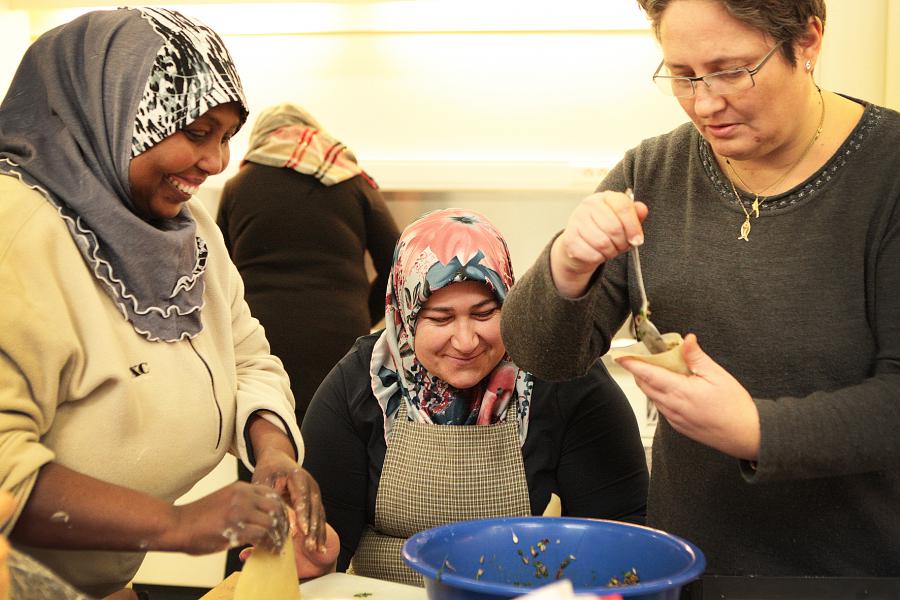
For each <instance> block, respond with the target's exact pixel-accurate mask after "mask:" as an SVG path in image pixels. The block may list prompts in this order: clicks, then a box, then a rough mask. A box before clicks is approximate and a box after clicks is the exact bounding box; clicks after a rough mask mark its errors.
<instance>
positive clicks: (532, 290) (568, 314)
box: [501, 156, 630, 381]
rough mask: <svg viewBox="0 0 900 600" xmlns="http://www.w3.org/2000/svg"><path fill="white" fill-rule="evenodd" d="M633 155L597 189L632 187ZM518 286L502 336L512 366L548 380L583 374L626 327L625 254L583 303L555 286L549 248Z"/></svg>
mask: <svg viewBox="0 0 900 600" xmlns="http://www.w3.org/2000/svg"><path fill="white" fill-rule="evenodd" d="M629 164H630V156H629V157H626V159H624V160H623V161H622V162H620V163H619V164H618V165H616V167H615V168H614V169H613V170H612V171H610V173H609V175H607V177H606V178H605V179H604V180H603V182H602V183H601V184H600V186H599V187H598V188H597V189H598V191H601V190H607V189H611V190H621V189H625V188H626V187H628V185H627V184H626V183H625V182H626V181H627V179H626V177H625V173H626V172H627V170H628V169H629V168H630V167H629ZM556 237H558V234H557V236H554V238H553V239H552V240H550V243H549V244H547V246H546V247H545V248H544V250H543V252H541V254H540V256H538V258H537V260H536V261H535V263H534V265H532V266H531V268H530V269H528V271H527V272H526V273H525V274H524V275H523V276H522V277H521V278H520V279H519V280H518V281H517V282H516V283H515V285H513V287H512V289H511V290H510V293H509V295H508V296H507V299H506V302H505V303H504V305H503V317H502V320H501V331H502V335H503V341H504V343H505V344H506V349H507V350H508V351H509V354H510V356H511V357H512V359H513V361H515V363H516V364H517V365H519V366H521V367H522V368H524V369H526V370H527V371H530V372H532V373H534V374H535V375H537V376H538V377H541V378H542V379H546V380H548V381H562V380H567V379H572V378H574V377H578V376H581V375H584V374H585V373H586V372H587V371H588V369H590V368H591V365H592V364H593V363H594V361H595V360H596V359H597V358H598V357H600V356H602V355H603V354H605V353H606V351H607V350H608V349H609V344H610V340H612V337H613V336H614V335H615V333H616V332H617V331H618V330H619V328H620V327H621V326H622V323H624V322H625V319H626V318H627V315H628V307H627V297H628V291H627V267H626V264H625V261H624V255H623V256H620V257H618V258H616V259H615V260H613V261H610V262H609V263H606V264H603V265H601V266H600V267H599V268H598V269H597V270H596V272H595V273H594V277H593V278H592V279H591V281H590V283H589V286H588V289H587V291H586V292H585V294H584V295H583V296H581V297H580V298H567V297H565V296H563V295H561V294H560V293H559V291H558V290H557V289H556V285H555V284H554V283H553V275H552V273H551V269H550V248H551V246H552V245H553V241H554V240H555V239H556Z"/></svg>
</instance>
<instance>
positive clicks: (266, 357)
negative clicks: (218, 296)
mask: <svg viewBox="0 0 900 600" xmlns="http://www.w3.org/2000/svg"><path fill="white" fill-rule="evenodd" d="M228 270H229V271H228V272H229V277H230V278H231V282H232V283H231V285H230V286H229V287H230V289H231V291H232V296H231V297H232V304H231V309H232V317H231V329H232V335H233V338H234V361H235V365H234V366H235V369H236V372H237V392H236V396H235V405H236V406H237V414H236V419H235V427H236V432H235V433H236V435H235V443H236V448H233V450H234V451H236V454H237V456H238V457H239V458H240V459H241V460H242V461H243V462H244V464H245V465H246V466H247V468H248V469H250V470H251V471H252V470H253V466H254V464H255V462H256V460H255V457H254V454H253V446H252V444H251V443H250V440H249V431H248V427H247V425H248V424H249V420H250V417H252V416H253V414H254V413H256V412H260V414H261V416H262V417H263V418H265V419H266V420H268V421H269V422H271V423H273V424H274V425H276V426H277V427H279V428H280V429H281V430H282V431H284V432H285V433H286V434H287V436H288V438H290V440H291V443H292V444H293V445H294V448H295V450H296V452H297V464H301V465H302V464H303V458H304V457H303V455H304V450H303V438H302V437H301V436H300V428H299V426H298V425H297V417H296V415H295V414H294V395H293V393H292V392H291V387H290V382H289V380H288V375H287V373H286V372H285V370H284V367H283V366H282V363H281V360H280V359H279V358H278V357H276V356H274V355H273V354H272V353H271V350H270V348H269V342H268V340H267V339H266V335H265V331H264V330H263V328H262V325H260V324H259V321H258V320H256V318H255V317H253V316H252V315H251V314H250V307H249V306H248V305H247V302H246V300H244V284H243V281H242V280H241V277H240V275H239V274H238V271H237V268H236V267H235V266H234V264H233V263H231V262H230V261H229V264H228Z"/></svg>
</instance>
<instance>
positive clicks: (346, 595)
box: [300, 573, 428, 600]
mask: <svg viewBox="0 0 900 600" xmlns="http://www.w3.org/2000/svg"><path fill="white" fill-rule="evenodd" d="M300 592H301V594H300V597H301V598H302V599H303V600H426V599H427V598H428V596H427V594H426V593H425V588H420V587H415V586H411V585H403V584H402V583H393V582H391V581H383V580H381V579H372V578H371V577H360V576H359V575H350V574H349V573H329V574H328V575H323V576H322V577H317V578H316V579H312V580H310V581H307V582H306V583H302V584H300ZM356 594H360V595H356ZM361 594H371V595H370V596H362V595H361Z"/></svg>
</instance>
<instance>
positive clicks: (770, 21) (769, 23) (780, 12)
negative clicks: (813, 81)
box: [637, 0, 825, 65]
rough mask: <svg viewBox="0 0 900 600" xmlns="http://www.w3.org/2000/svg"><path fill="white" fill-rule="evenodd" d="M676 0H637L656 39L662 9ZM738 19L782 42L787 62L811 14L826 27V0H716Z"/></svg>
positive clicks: (792, 59)
mask: <svg viewBox="0 0 900 600" xmlns="http://www.w3.org/2000/svg"><path fill="white" fill-rule="evenodd" d="M677 1H678V0H637V3H638V4H639V5H640V7H641V9H643V11H644V12H645V13H646V14H647V18H649V19H650V22H651V23H652V25H653V33H654V34H655V35H656V39H659V22H660V20H662V15H663V12H665V10H666V9H667V8H668V7H669V5H670V4H672V3H673V2H677ZM716 1H717V2H719V3H721V4H722V5H723V6H724V7H725V8H726V9H727V10H728V12H729V13H730V14H731V16H733V17H734V18H735V19H737V20H738V21H740V22H742V23H744V24H746V25H749V26H750V27H753V28H754V29H758V30H759V31H762V32H763V33H765V34H766V35H767V36H769V37H771V38H772V39H774V40H775V41H776V42H782V44H781V53H782V54H783V55H784V57H785V58H786V59H787V61H788V62H789V63H790V64H792V65H793V64H794V63H795V62H796V60H797V56H796V54H795V52H794V44H795V43H796V42H797V41H798V40H799V39H800V38H801V37H802V36H803V34H804V33H806V26H807V23H808V22H809V18H810V17H818V18H819V20H821V21H822V27H823V28H824V27H825V0H716Z"/></svg>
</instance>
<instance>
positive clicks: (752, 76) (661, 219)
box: [503, 0, 900, 577]
mask: <svg viewBox="0 0 900 600" xmlns="http://www.w3.org/2000/svg"><path fill="white" fill-rule="evenodd" d="M639 4H640V5H641V7H642V8H643V10H644V11H645V12H646V13H647V15H648V16H649V18H650V20H651V21H652V25H653V30H654V32H655V34H656V37H657V39H658V41H659V43H660V45H661V48H662V55H663V59H662V63H661V64H660V66H659V68H658V69H657V71H656V74H655V75H654V80H655V82H656V83H657V84H658V86H659V87H660V88H661V89H662V90H663V91H664V92H666V93H667V94H670V95H672V96H674V97H675V99H676V101H677V102H678V103H679V104H681V106H682V108H683V109H684V111H685V113H687V116H688V117H689V118H690V120H691V123H686V124H684V125H682V126H680V127H678V128H676V129H675V130H673V131H671V132H669V133H667V134H664V135H661V136H659V137H656V138H653V139H649V140H645V141H644V142H643V143H641V144H640V145H639V146H637V147H636V148H634V149H632V150H630V151H629V152H627V153H626V155H625V157H624V159H623V160H622V161H621V162H620V163H619V164H618V165H617V166H616V167H615V168H614V169H613V170H612V171H611V172H610V174H609V175H608V176H607V177H606V179H605V180H604V181H603V182H602V183H601V185H600V186H599V188H598V191H597V192H596V193H595V194H592V195H591V196H589V197H587V198H585V199H584V201H583V202H582V203H581V204H580V205H579V206H578V207H577V208H576V209H575V211H574V212H573V213H572V215H571V218H570V219H569V222H568V224H567V225H566V228H565V230H564V231H563V232H562V233H561V234H560V235H559V236H558V237H556V238H555V239H554V240H553V241H552V242H551V244H550V245H549V246H548V247H547V248H546V250H545V252H544V253H543V254H542V256H541V257H540V258H539V259H538V261H537V263H536V264H535V266H534V267H533V268H532V269H531V270H530V271H529V272H528V273H526V274H525V276H524V277H523V278H522V279H521V281H520V282H519V283H518V284H517V285H516V287H515V288H514V289H513V290H512V292H511V294H510V296H509V299H508V301H507V303H506V306H505V307H504V313H503V334H504V340H505V342H506V346H507V348H508V350H509V353H510V355H511V356H512V358H513V360H515V361H516V363H517V364H519V365H520V366H521V367H522V368H524V369H527V370H529V371H532V372H534V373H535V374H537V375H538V376H541V377H545V378H549V379H562V378H568V377H575V376H577V375H580V374H581V373H583V372H584V371H585V370H587V369H588V368H589V367H590V365H591V364H592V362H593V361H594V360H595V359H596V358H597V356H599V355H601V354H603V353H604V352H606V351H607V349H608V348H609V346H610V339H611V338H612V336H613V335H614V334H615V333H616V332H617V331H618V330H619V328H620V327H621V326H622V325H623V323H624V322H625V321H626V319H627V318H628V316H629V314H632V313H635V312H636V311H637V310H638V309H639V307H640V296H639V293H638V285H637V282H636V280H635V273H634V270H633V267H632V266H631V264H630V262H629V257H628V252H629V250H630V248H631V247H632V246H640V247H641V251H640V252H641V258H642V261H643V269H642V270H643V273H644V279H645V283H646V291H647V295H648V297H649V300H650V306H651V308H652V311H653V312H652V321H653V322H654V323H655V324H656V326H657V328H658V329H660V330H661V331H672V332H680V333H682V334H687V335H686V337H685V340H684V344H683V346H682V348H681V350H682V356H683V358H684V359H685V361H686V363H687V366H688V368H689V370H690V373H691V374H690V375H687V376H685V375H681V374H676V373H673V372H670V371H668V370H666V369H663V368H661V367H656V366H653V365H649V364H646V363H644V362H640V361H638V360H635V359H633V358H632V359H628V358H622V359H619V360H620V363H621V365H622V366H623V367H624V368H625V369H627V370H628V371H629V372H630V373H631V374H632V375H633V376H634V378H635V380H636V382H637V385H638V386H639V387H640V388H641V390H643V392H644V393H645V394H646V395H647V397H648V398H649V399H651V400H652V401H653V402H654V403H655V404H656V406H657V407H658V409H659V412H660V414H661V415H662V416H663V417H664V418H663V419H661V420H660V423H659V426H658V429H657V432H656V438H655V441H654V445H653V460H652V465H653V470H652V474H651V484H650V493H649V500H648V523H649V524H650V525H652V526H654V527H659V528H661V529H664V530H667V531H669V532H672V533H674V534H677V535H681V536H684V537H686V538H688V539H690V540H691V541H693V542H695V543H696V544H698V546H699V547H700V548H701V549H702V550H703V551H704V552H705V554H706V556H707V559H708V568H707V573H711V574H718V575H736V576H747V575H769V576H807V575H815V576H858V577H865V576H893V577H897V576H900V543H898V540H900V509H898V507H900V435H898V433H897V432H898V431H900V268H898V266H897V265H900V204H898V198H900V183H898V182H900V180H898V178H897V173H898V172H900V158H898V157H897V152H896V148H897V147H898V145H900V115H898V114H897V113H896V112H894V111H892V110H888V109H886V108H883V107H880V106H876V105H874V104H871V103H869V102H866V101H863V100H858V99H856V98H851V97H848V96H844V95H841V94H838V93H835V92H831V91H829V90H825V89H821V88H820V86H818V85H817V83H816V81H815V78H814V71H815V66H816V62H817V60H818V59H819V55H820V51H821V47H822V40H823V32H824V24H825V3H824V1H823V0H769V1H766V2H762V1H760V0H639ZM629 188H630V189H631V190H633V194H634V198H636V200H632V199H631V198H630V197H629V195H628V194H626V193H624V192H625V191H626V190H628V189H629Z"/></svg>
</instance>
